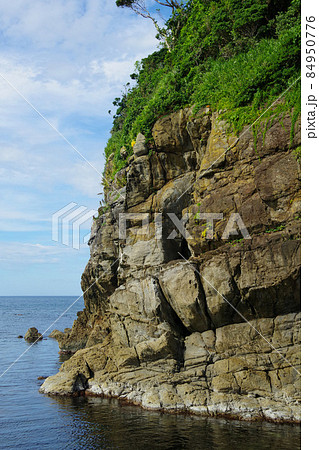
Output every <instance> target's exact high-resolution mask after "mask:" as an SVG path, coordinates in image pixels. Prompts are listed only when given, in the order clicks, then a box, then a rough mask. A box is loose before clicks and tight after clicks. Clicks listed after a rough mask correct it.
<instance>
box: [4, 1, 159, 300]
mask: <svg viewBox="0 0 319 450" xmlns="http://www.w3.org/2000/svg"><path fill="white" fill-rule="evenodd" d="M154 36H155V32H154V29H153V25H152V23H151V21H147V20H145V19H142V18H140V17H138V16H136V15H134V14H133V13H131V12H130V11H129V10H125V9H119V8H117V7H116V6H115V0H114V1H113V0H104V1H102V0H89V1H79V0H14V1H11V2H10V1H7V0H0V41H1V45H0V62H1V63H0V74H1V75H2V76H3V77H5V78H6V79H7V80H8V81H9V82H10V83H11V84H12V85H13V86H14V87H15V88H16V89H17V90H18V91H20V92H21V93H22V94H23V96H24V97H25V98H27V99H28V100H29V101H30V102H31V103H32V104H33V105H34V106H35V107H36V108H37V109H38V110H39V111H40V112H41V114H43V116H45V117H46V118H47V119H48V120H49V121H50V122H51V123H52V124H53V125H54V127H56V128H57V129H58V130H59V131H60V132H61V133H63V135H64V136H65V137H66V138H67V139H68V140H69V141H70V142H71V143H72V144H73V145H74V147H76V149H77V150H78V151H79V152H80V153H82V154H83V155H84V156H85V158H86V159H88V160H89V162H90V163H91V164H92V166H94V168H95V169H96V170H94V169H93V168H92V167H91V166H90V165H89V164H87V163H86V162H85V161H83V159H81V157H80V156H79V155H78V154H77V153H76V152H75V151H74V150H73V149H72V148H71V147H70V146H69V145H68V144H67V143H66V142H65V141H63V139H62V138H61V137H60V136H59V135H58V134H57V133H56V131H54V130H53V129H52V128H51V127H50V126H49V125H48V124H47V123H46V122H45V121H44V120H43V119H42V118H41V117H39V116H38V115H37V113H36V112H35V111H34V110H33V109H32V108H31V107H30V106H29V105H28V104H27V103H26V101H25V100H24V99H23V98H21V96H19V95H18V94H17V92H16V91H15V90H14V89H13V88H12V87H11V86H9V85H8V84H7V83H6V82H5V81H4V80H3V79H1V78H0V96H1V103H0V111H1V122H0V192H1V196H0V295H77V294H80V293H81V290H80V278H81V273H82V271H83V269H84V267H85V265H86V263H87V261H88V258H89V249H88V247H87V246H82V248H81V249H80V250H76V249H73V248H71V247H67V246H64V245H62V244H61V243H58V242H54V241H52V238H51V231H52V230H51V217H52V214H54V213H55V212H56V211H58V210H59V209H61V208H63V207H64V206H65V205H67V204H69V203H71V202H74V203H76V204H77V205H81V206H85V207H87V208H89V209H95V210H96V209H97V208H98V206H99V201H100V200H101V196H98V193H99V192H101V190H102V189H101V184H100V183H101V176H100V174H99V172H102V170H103V165H104V158H103V149H104V147H105V143H106V140H107V138H108V136H109V130H110V128H111V123H112V118H111V116H110V115H108V113H107V111H108V110H109V109H111V108H112V101H113V99H114V98H115V97H118V96H119V95H120V93H121V91H122V89H123V86H124V84H126V83H127V82H128V81H130V78H129V74H130V73H132V72H133V71H134V62H135V61H136V60H139V59H141V58H142V57H144V56H146V55H147V54H149V53H150V52H152V51H154V50H155V49H156V47H157V45H158V41H157V40H156V39H155V37H154ZM90 225H91V224H90V221H88V222H87V223H86V224H84V226H83V229H82V234H83V233H84V234H86V233H87V232H88V230H89V228H90Z"/></svg>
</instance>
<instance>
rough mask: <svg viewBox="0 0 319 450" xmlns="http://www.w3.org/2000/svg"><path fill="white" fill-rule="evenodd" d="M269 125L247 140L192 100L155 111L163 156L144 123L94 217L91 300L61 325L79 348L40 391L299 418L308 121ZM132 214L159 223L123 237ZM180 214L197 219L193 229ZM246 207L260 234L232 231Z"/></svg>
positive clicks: (70, 345) (87, 286) (86, 276)
mask: <svg viewBox="0 0 319 450" xmlns="http://www.w3.org/2000/svg"><path fill="white" fill-rule="evenodd" d="M269 123H270V124H271V125H270V126H268V130H267V132H266V134H263V133H262V131H260V132H259V133H258V134H257V135H255V136H254V135H253V133H252V131H251V130H250V129H249V128H246V129H245V130H244V131H245V133H243V134H242V135H241V136H240V137H239V138H238V137H237V136H232V135H230V134H229V132H228V130H227V126H226V124H225V123H223V122H221V121H219V118H218V114H217V113H212V112H211V111H210V110H209V108H204V109H202V110H200V111H199V112H198V114H193V112H192V109H190V108H187V109H184V110H181V111H179V112H176V113H172V114H169V115H167V116H165V117H162V118H160V119H159V120H158V121H157V122H156V123H155V125H154V128H153V138H154V147H153V151H152V154H148V153H149V152H148V149H147V147H146V143H145V138H144V136H143V135H138V137H137V139H136V144H135V146H134V158H130V160H129V163H128V166H127V167H126V168H124V169H122V171H121V173H119V174H118V175H117V177H115V179H114V181H113V183H112V182H110V184H109V186H108V187H106V188H105V194H106V201H107V203H108V204H109V205H110V208H109V209H108V210H104V211H101V212H100V214H99V217H98V218H97V219H96V220H95V221H94V223H93V226H92V232H91V239H90V242H89V244H90V251H91V257H90V260H89V262H88V264H87V267H86V268H85V271H84V273H83V275H82V289H83V291H84V302H85V308H84V310H83V311H81V312H79V313H78V316H77V318H76V320H75V321H74V324H73V327H72V329H66V330H64V332H58V331H56V330H55V331H54V332H53V333H52V334H51V335H52V337H55V338H56V339H57V340H58V342H59V346H60V349H61V351H62V352H73V353H75V354H74V355H73V356H72V357H71V358H70V359H69V360H68V361H66V362H65V363H64V364H63V365H62V367H61V369H60V371H59V372H58V373H57V374H55V375H53V376H50V377H48V378H47V379H46V380H45V382H44V383H43V385H42V386H41V388H40V391H41V392H43V393H47V394H57V395H77V394H85V395H104V396H112V397H118V398H120V399H122V400H126V401H128V402H131V403H133V404H137V405H141V406H142V407H144V408H148V409H160V410H166V411H175V412H178V411H186V412H191V413H196V414H206V415H212V416H214V415H221V416H224V417H230V418H239V419H244V420H272V421H279V422H299V421H300V165H299V162H298V161H297V160H296V158H295V156H294V148H296V147H298V146H299V145H300V122H297V123H296V124H295V125H294V133H293V137H292V135H291V133H290V131H291V119H290V117H289V114H287V115H286V116H285V117H282V118H281V119H280V120H279V119H278V118H277V119H276V118H274V119H273V120H272V121H270V122H269ZM260 130H263V127H262V126H261V127H260ZM111 163H112V159H111V158H110V159H109V161H108V162H107V166H106V167H107V170H110V169H108V168H109V167H111ZM125 178H126V185H125V186H123V180H124V179H125ZM125 212H126V213H135V214H136V213H144V214H145V213H147V214H148V217H149V224H148V225H147V224H145V223H144V225H143V226H142V220H141V219H139V218H138V217H137V218H136V217H135V218H134V217H133V218H131V219H130V220H128V221H127V229H126V239H120V237H119V215H120V214H122V213H125ZM168 213H174V214H176V216H177V217H178V219H179V220H181V219H182V217H183V218H185V217H188V220H186V222H185V228H186V229H187V232H188V234H187V235H186V236H185V235H181V234H180V233H178V232H176V233H174V231H177V229H176V227H175V225H174V224H173V223H172V221H171V220H170V219H169V216H168ZM205 213H218V214H222V218H219V219H218V220H214V221H213V223H210V219H209V218H207V217H202V216H201V214H205ZM234 213H239V214H240V216H241V218H242V220H243V222H244V224H245V226H246V228H247V230H248V233H249V238H248V239H243V236H242V235H241V234H240V232H238V229H235V230H233V231H234V233H236V231H237V232H238V234H237V235H230V238H229V239H228V240H224V239H222V237H223V233H224V230H225V227H226V224H227V222H228V220H229V218H230V217H231V214H234ZM158 214H162V222H161V223H162V232H163V239H158V236H156V234H155V232H156V226H155V225H156V224H155V220H156V216H157V215H158ZM187 215H188V216H187ZM172 233H173V236H174V239H171V238H169V237H170V236H172Z"/></svg>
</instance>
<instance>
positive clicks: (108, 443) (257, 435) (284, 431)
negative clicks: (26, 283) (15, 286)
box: [0, 297, 300, 450]
mask: <svg viewBox="0 0 319 450" xmlns="http://www.w3.org/2000/svg"><path fill="white" fill-rule="evenodd" d="M75 299H76V297H0V376H1V375H2V374H3V372H4V371H5V370H6V369H7V368H8V367H9V366H10V365H11V364H12V363H13V362H14V361H15V360H16V359H17V358H18V357H19V356H20V355H21V354H22V353H23V352H25V353H24V354H23V356H22V357H21V358H20V359H19V361H17V362H16V363H15V364H14V365H13V366H12V367H11V368H10V369H9V370H8V371H7V372H6V373H5V374H3V375H2V376H1V378H0V448H1V449H16V448H17V449H41V450H44V449H131V450H135V449H146V450H147V449H172V450H173V449H192V450H196V449H223V450H224V449H225V450H226V449H227V450H228V449H245V450H250V449H252V450H255V449H271V450H274V449H276V450H280V449H287V450H288V449H289V450H293V449H299V448H300V427H299V426H293V425H276V424H270V423H246V422H240V421H231V420H224V419H214V418H204V417H196V416H185V415H171V414H163V413H159V412H150V411H145V410H142V409H140V408H138V407H133V406H123V405H121V404H120V403H119V402H118V401H117V400H108V399H101V398H89V399H86V398H83V397H79V398H53V397H48V396H45V395H42V394H39V392H38V389H39V387H40V385H41V383H42V381H39V380H38V379H37V378H38V377H39V376H48V375H52V374H54V373H56V372H57V371H58V369H59V367H60V365H61V363H62V359H61V356H59V354H58V345H57V343H56V342H55V341H54V340H53V339H49V338H48V339H46V340H43V341H40V342H39V343H37V344H35V345H33V346H30V345H29V344H27V343H26V342H25V341H24V339H17V336H18V335H24V334H25V333H26V331H27V329H28V328H29V327H31V326H35V327H37V328H38V330H39V331H40V332H43V331H44V330H45V329H46V328H48V327H49V326H50V325H51V323H52V322H53V321H54V320H56V319H57V318H58V317H59V315H60V314H61V313H62V312H63V311H64V310H65V309H66V308H67V307H68V306H69V305H70V304H71V303H72V302H73V301H74V300H75ZM82 308H83V300H82V299H81V300H80V301H79V302H77V303H76V304H75V305H74V306H73V307H72V308H71V309H70V310H69V311H68V312H67V313H66V314H65V315H64V316H63V317H62V318H61V319H60V320H59V321H58V322H57V323H56V324H55V326H54V327H53V328H58V329H61V330H63V329H64V328H65V327H71V326H72V323H73V320H74V319H75V317H76V312H77V311H78V310H80V309H82ZM51 330H52V329H51Z"/></svg>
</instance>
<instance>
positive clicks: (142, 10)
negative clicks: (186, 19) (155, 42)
mask: <svg viewBox="0 0 319 450" xmlns="http://www.w3.org/2000/svg"><path fill="white" fill-rule="evenodd" d="M153 1H154V2H155V3H157V4H158V5H160V6H167V7H169V8H171V10H172V14H174V13H175V12H176V11H178V10H180V9H181V7H182V6H183V3H184V1H183V0H161V1H160V0H153ZM116 5H117V6H119V7H121V8H130V9H131V10H132V11H134V12H135V13H136V14H138V15H139V16H141V17H144V18H145V19H150V20H151V21H152V22H153V24H154V26H155V28H156V30H157V32H158V37H159V38H160V39H163V40H164V42H165V45H166V47H167V48H168V50H169V51H170V50H171V46H170V43H169V36H168V33H167V30H166V29H165V28H161V27H160V26H159V24H158V21H157V20H156V18H155V17H154V16H153V15H152V14H151V12H150V11H149V9H148V8H147V6H146V1H145V0H116ZM157 12H158V13H160V11H159V10H157Z"/></svg>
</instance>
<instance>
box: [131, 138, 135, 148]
mask: <svg viewBox="0 0 319 450" xmlns="http://www.w3.org/2000/svg"><path fill="white" fill-rule="evenodd" d="M135 144H136V141H134V139H133V141H132V142H131V146H132V147H134V145H135Z"/></svg>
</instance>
